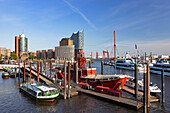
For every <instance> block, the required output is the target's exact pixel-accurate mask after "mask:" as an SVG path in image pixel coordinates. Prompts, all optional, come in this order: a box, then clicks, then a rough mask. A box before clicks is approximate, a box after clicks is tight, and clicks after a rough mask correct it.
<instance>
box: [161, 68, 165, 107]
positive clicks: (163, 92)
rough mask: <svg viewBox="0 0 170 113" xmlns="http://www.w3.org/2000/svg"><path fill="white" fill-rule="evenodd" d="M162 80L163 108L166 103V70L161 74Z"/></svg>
mask: <svg viewBox="0 0 170 113" xmlns="http://www.w3.org/2000/svg"><path fill="white" fill-rule="evenodd" d="M161 79H162V106H164V103H165V83H164V69H162V72H161Z"/></svg>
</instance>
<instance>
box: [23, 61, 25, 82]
mask: <svg viewBox="0 0 170 113" xmlns="http://www.w3.org/2000/svg"><path fill="white" fill-rule="evenodd" d="M23 82H25V61H24V75H23Z"/></svg>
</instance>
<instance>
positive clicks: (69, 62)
mask: <svg viewBox="0 0 170 113" xmlns="http://www.w3.org/2000/svg"><path fill="white" fill-rule="evenodd" d="M70 64H71V63H70V62H68V98H70Z"/></svg>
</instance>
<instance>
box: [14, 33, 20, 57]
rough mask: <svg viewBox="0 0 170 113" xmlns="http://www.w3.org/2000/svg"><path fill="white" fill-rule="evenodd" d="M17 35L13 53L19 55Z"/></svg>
mask: <svg viewBox="0 0 170 113" xmlns="http://www.w3.org/2000/svg"><path fill="white" fill-rule="evenodd" d="M19 39H20V37H19V36H15V53H16V55H17V56H19Z"/></svg>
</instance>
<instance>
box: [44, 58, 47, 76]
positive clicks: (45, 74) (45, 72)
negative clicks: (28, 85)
mask: <svg viewBox="0 0 170 113" xmlns="http://www.w3.org/2000/svg"><path fill="white" fill-rule="evenodd" d="M44 63H45V67H44V68H45V69H44V70H45V75H46V65H47V64H46V61H44Z"/></svg>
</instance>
